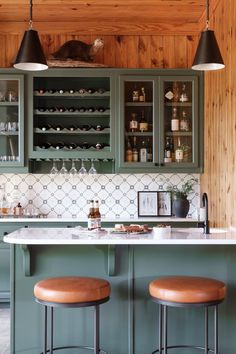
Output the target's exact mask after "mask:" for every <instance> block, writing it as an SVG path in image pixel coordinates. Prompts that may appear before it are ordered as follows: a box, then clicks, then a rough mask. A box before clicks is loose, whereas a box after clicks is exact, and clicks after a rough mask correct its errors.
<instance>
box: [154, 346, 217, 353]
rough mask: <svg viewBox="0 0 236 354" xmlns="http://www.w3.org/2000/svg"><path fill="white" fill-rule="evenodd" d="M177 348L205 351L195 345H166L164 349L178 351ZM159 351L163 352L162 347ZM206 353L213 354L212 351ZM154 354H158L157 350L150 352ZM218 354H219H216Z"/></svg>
mask: <svg viewBox="0 0 236 354" xmlns="http://www.w3.org/2000/svg"><path fill="white" fill-rule="evenodd" d="M178 348H181V349H190V348H191V349H197V350H205V348H204V347H200V346H197V345H168V347H166V349H178ZM161 351H164V347H162V350H161ZM208 352H210V353H215V351H214V349H208ZM155 353H160V351H159V349H157V350H155V351H154V352H152V354H155ZM218 354H220V353H218Z"/></svg>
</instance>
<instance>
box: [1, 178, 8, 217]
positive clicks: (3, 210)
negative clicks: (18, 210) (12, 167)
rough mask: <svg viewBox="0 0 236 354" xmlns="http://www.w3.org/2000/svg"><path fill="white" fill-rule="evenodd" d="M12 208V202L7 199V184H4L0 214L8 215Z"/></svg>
mask: <svg viewBox="0 0 236 354" xmlns="http://www.w3.org/2000/svg"><path fill="white" fill-rule="evenodd" d="M9 209H10V204H9V202H8V200H7V196H6V185H5V184H3V185H2V195H1V202H0V214H1V215H8V214H9Z"/></svg>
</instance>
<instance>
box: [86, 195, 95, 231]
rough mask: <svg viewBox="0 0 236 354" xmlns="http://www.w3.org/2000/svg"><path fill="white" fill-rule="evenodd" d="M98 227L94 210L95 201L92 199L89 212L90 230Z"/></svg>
mask: <svg viewBox="0 0 236 354" xmlns="http://www.w3.org/2000/svg"><path fill="white" fill-rule="evenodd" d="M95 228H96V218H95V210H94V201H93V200H90V206H89V213H88V230H94V229H95Z"/></svg>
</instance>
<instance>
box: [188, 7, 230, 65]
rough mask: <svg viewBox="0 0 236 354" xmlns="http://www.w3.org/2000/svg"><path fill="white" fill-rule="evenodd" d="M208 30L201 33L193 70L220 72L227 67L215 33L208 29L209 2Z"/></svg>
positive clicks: (207, 20)
mask: <svg viewBox="0 0 236 354" xmlns="http://www.w3.org/2000/svg"><path fill="white" fill-rule="evenodd" d="M206 12H207V19H206V30H205V31H203V32H202V33H201V38H200V41H199V43H198V47H197V51H196V54H195V58H194V61H193V65H192V69H193V70H204V71H208V70H219V69H223V68H224V67H225V65H224V61H223V58H222V56H221V53H220V49H219V46H218V44H217V40H216V37H215V33H214V31H212V30H209V29H208V26H209V0H207V1H206Z"/></svg>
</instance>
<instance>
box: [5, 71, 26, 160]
mask: <svg viewBox="0 0 236 354" xmlns="http://www.w3.org/2000/svg"><path fill="white" fill-rule="evenodd" d="M23 133H24V132H23V76H19V75H17V76H16V75H0V167H8V166H11V167H12V166H23V165H24V157H23V151H24V142H23V136H24V135H23Z"/></svg>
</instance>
